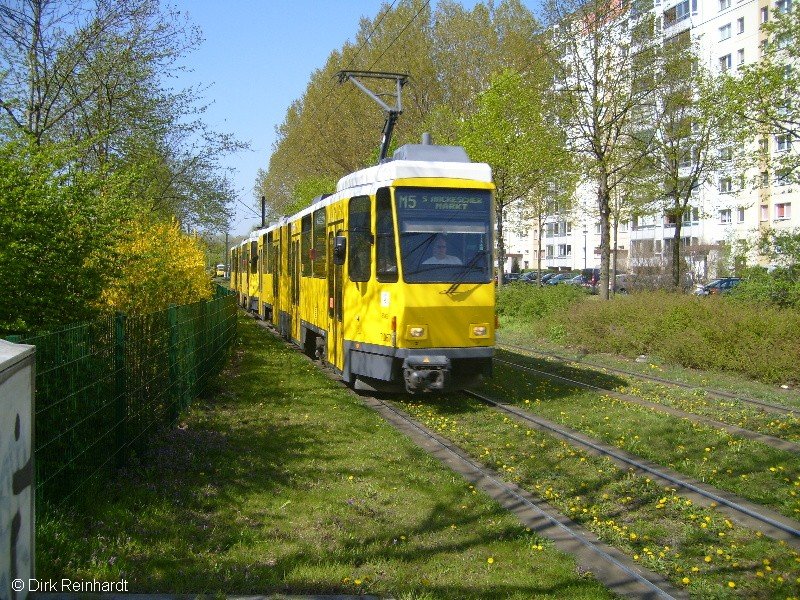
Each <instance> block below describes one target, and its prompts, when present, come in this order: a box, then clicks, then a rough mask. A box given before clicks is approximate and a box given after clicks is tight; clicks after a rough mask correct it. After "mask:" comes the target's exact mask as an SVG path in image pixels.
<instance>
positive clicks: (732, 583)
mask: <svg viewBox="0 0 800 600" xmlns="http://www.w3.org/2000/svg"><path fill="white" fill-rule="evenodd" d="M728 587H729V588H735V587H736V584H735V583H734V582H733V581H729V582H728Z"/></svg>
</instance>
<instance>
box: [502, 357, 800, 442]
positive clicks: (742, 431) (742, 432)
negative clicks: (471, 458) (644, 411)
mask: <svg viewBox="0 0 800 600" xmlns="http://www.w3.org/2000/svg"><path fill="white" fill-rule="evenodd" d="M494 361H495V362H496V363H499V364H504V365H508V366H510V367H513V368H515V369H520V370H523V371H526V372H529V373H534V374H536V375H537V376H540V377H544V378H547V379H550V380H551V381H556V382H558V383H562V384H567V385H570V386H573V387H577V388H581V389H585V390H590V391H594V392H599V393H603V394H606V395H610V396H613V397H615V398H619V399H621V400H625V401H628V402H634V403H636V404H639V405H641V406H646V407H648V408H651V409H654V410H659V411H662V412H665V413H668V414H670V415H673V416H676V417H680V418H684V419H690V420H692V421H695V422H698V423H704V424H706V425H710V426H712V427H716V428H719V429H722V430H724V431H727V432H728V433H730V434H733V435H738V436H740V437H744V438H747V439H751V440H755V441H757V442H761V443H763V444H766V445H767V446H771V447H773V448H776V449H778V450H785V451H788V452H794V453H797V454H800V444H797V443H795V442H792V441H790V440H786V439H783V438H779V437H775V436H772V435H767V434H764V433H760V432H758V431H753V430H752V429H746V428H744V427H740V426H738V425H731V424H730V423H724V422H722V421H718V420H716V419H711V418H709V417H705V416H703V415H698V414H695V413H690V412H687V411H684V410H681V409H679V408H675V407H672V406H667V405H664V404H659V403H658V402H651V401H649V400H645V399H643V398H640V397H638V396H634V395H632V394H624V393H621V392H617V391H616V390H612V389H609V388H605V387H602V386H597V385H594V384H590V383H586V382H584V381H579V380H577V379H573V378H570V377H565V376H563V375H557V374H554V373H551V372H549V371H544V370H542V369H536V368H533V367H530V366H527V365H521V364H519V363H515V362H513V361H508V360H503V359H501V358H497V357H495V359H494ZM785 414H787V413H785ZM788 414H793V413H788Z"/></svg>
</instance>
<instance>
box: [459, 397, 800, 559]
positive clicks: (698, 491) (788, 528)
mask: <svg viewBox="0 0 800 600" xmlns="http://www.w3.org/2000/svg"><path fill="white" fill-rule="evenodd" d="M464 393H465V394H467V395H469V396H470V397H473V398H476V399H478V400H480V401H481V402H485V403H487V404H489V405H491V406H493V407H494V408H496V409H497V410H499V411H501V412H503V413H505V414H507V415H511V416H512V417H514V418H516V419H518V420H522V421H524V422H525V423H527V424H531V425H533V426H534V427H536V428H537V429H539V430H540V431H546V432H548V433H550V434H553V435H556V436H557V437H559V438H562V439H565V440H567V441H568V442H569V443H570V444H572V445H575V446H579V447H581V448H583V449H585V450H587V451H588V452H590V453H592V454H594V455H598V456H606V457H608V458H610V459H612V460H613V461H614V462H615V463H617V464H618V465H620V466H623V467H624V468H633V469H634V470H636V471H638V472H640V473H646V474H647V475H648V476H650V477H652V478H654V479H655V480H656V481H659V482H660V483H661V484H662V485H664V486H665V487H669V486H674V487H676V488H677V489H680V490H682V492H683V493H684V494H685V495H687V496H688V497H689V498H691V499H692V500H693V501H697V502H699V503H701V504H704V505H706V506H711V505H714V506H717V507H719V508H720V510H722V511H723V512H725V513H726V514H728V515H729V516H730V517H731V518H733V519H735V520H736V521H737V522H738V523H740V524H742V525H743V526H745V527H750V528H752V529H756V530H759V531H761V532H763V533H764V534H765V535H767V536H769V537H771V538H773V539H776V540H780V541H783V542H785V543H786V544H787V545H790V546H792V547H794V548H798V549H800V523H798V522H796V521H794V520H792V519H789V518H788V517H786V516H784V515H781V514H779V513H776V512H774V511H770V510H767V509H765V508H764V507H762V506H759V505H757V504H754V503H752V502H748V501H747V500H744V499H742V498H739V497H737V496H735V495H733V494H730V493H727V492H724V491H720V490H717V489H714V488H712V487H710V486H707V485H704V484H702V483H699V482H697V481H693V480H691V479H689V478H686V477H683V476H681V475H680V474H679V473H677V472H675V471H673V470H671V469H666V468H664V467H661V466H659V465H656V464H654V463H652V462H650V461H646V460H643V459H641V458H639V457H636V456H634V455H632V454H630V453H628V452H625V451H623V450H620V449H618V448H616V447H614V446H611V445H609V444H606V443H604V442H601V441H598V440H595V439H593V438H591V437H589V436H586V435H584V434H582V433H580V432H577V431H575V430H572V429H570V428H568V427H564V426H562V425H558V424H556V423H553V422H552V421H549V420H548V419H544V418H542V417H538V416H535V415H532V414H531V413H529V412H527V411H524V410H521V409H519V408H516V407H514V406H511V405H508V404H505V403H503V402H502V401H501V400H498V399H495V398H491V397H489V396H486V395H485V394H479V393H477V392H473V391H466V392H464Z"/></svg>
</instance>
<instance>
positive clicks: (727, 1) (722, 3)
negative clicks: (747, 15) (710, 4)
mask: <svg viewBox="0 0 800 600" xmlns="http://www.w3.org/2000/svg"><path fill="white" fill-rule="evenodd" d="M730 7H731V0H719V9H720V10H726V9H728V8H730Z"/></svg>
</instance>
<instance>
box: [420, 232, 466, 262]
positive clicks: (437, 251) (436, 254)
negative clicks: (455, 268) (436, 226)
mask: <svg viewBox="0 0 800 600" xmlns="http://www.w3.org/2000/svg"><path fill="white" fill-rule="evenodd" d="M422 264H423V265H461V264H463V263H462V262H461V259H460V258H458V257H457V256H452V255H450V254H448V253H447V240H446V239H445V237H444V234H442V233H437V234H436V237H435V238H434V239H433V254H432V255H431V256H430V258H427V259H425V260H424V261H422Z"/></svg>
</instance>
